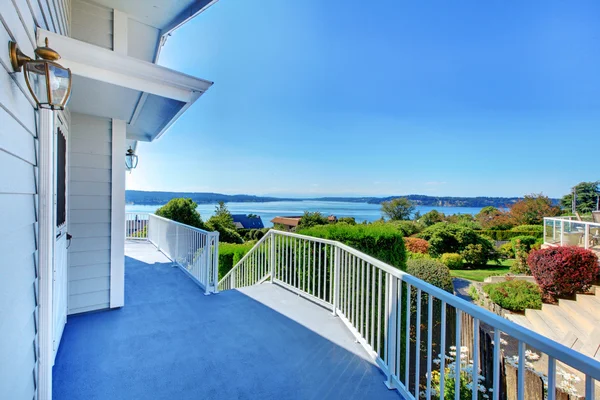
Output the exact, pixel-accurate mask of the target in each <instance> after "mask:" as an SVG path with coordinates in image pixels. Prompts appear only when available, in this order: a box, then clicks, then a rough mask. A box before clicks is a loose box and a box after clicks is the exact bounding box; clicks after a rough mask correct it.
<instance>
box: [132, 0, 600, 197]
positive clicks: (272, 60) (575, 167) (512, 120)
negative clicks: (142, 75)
mask: <svg viewBox="0 0 600 400" xmlns="http://www.w3.org/2000/svg"><path fill="white" fill-rule="evenodd" d="M160 61H161V64H163V65H165V66H167V67H170V68H173V69H176V70H179V71H182V72H185V73H188V74H191V75H194V76H198V77H201V78H204V79H208V80H212V81H214V82H215V84H214V86H213V87H212V88H211V89H210V90H209V91H208V92H207V93H206V94H204V95H203V96H202V97H201V98H200V99H199V100H198V101H197V102H196V103H195V104H194V105H193V106H192V107H191V108H190V109H189V110H188V111H187V112H186V113H185V114H184V115H183V116H182V117H181V118H180V119H179V121H178V122H177V123H176V124H175V125H174V126H173V127H172V128H171V129H170V130H169V131H168V132H167V133H166V134H165V135H164V136H163V137H162V138H161V139H159V140H158V141H156V142H154V143H150V144H146V143H141V144H140V146H139V148H138V154H139V157H140V162H139V166H138V168H137V169H136V170H135V171H134V172H133V173H132V174H131V175H129V174H128V177H127V187H128V189H140V190H165V191H211V192H221V193H230V194H233V193H249V194H270V195H296V196H313V195H393V194H411V193H416V194H429V195H451V196H477V195H483V196H521V195H523V194H527V193H539V192H543V193H544V194H547V195H549V196H553V197H558V196H562V195H563V194H565V193H567V192H568V191H569V188H570V187H571V186H573V185H575V184H576V183H578V182H580V181H586V180H597V179H598V178H600V157H599V155H600V134H599V133H600V2H599V1H594V0H590V1H583V0H582V1H551V0H537V1H536V0H531V1H525V2H523V1H512V2H508V3H507V2H503V1H478V0H471V1H467V0H464V1H452V2H448V1H442V0H439V1H428V2H420V1H398V0H378V1H375V2H365V1H355V0H350V1H344V0H327V1H322V0H303V1H291V0H290V1H288V0H263V1H260V2H257V1H248V0H220V1H219V2H217V3H216V4H215V5H214V6H212V7H211V8H209V9H208V10H207V11H206V12H205V13H203V14H201V15H200V16H198V17H196V18H195V19H194V20H193V21H191V22H190V23H188V24H186V25H184V26H183V27H182V28H180V29H179V30H178V31H176V32H175V33H174V34H173V35H172V37H170V38H169V40H168V41H167V44H166V46H165V48H164V49H163V51H162V54H161V60H160Z"/></svg>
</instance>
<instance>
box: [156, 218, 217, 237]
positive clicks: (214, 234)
mask: <svg viewBox="0 0 600 400" xmlns="http://www.w3.org/2000/svg"><path fill="white" fill-rule="evenodd" d="M148 215H149V216H152V217H155V218H158V219H161V220H163V221H166V222H169V223H171V224H175V225H179V226H182V227H184V228H187V229H190V230H193V231H196V232H200V233H204V234H206V235H209V236H219V232H217V231H206V230H204V229H200V228H196V227H195V226H191V225H186V224H184V223H181V222H177V221H174V220H172V219H169V218H165V217H161V216H159V215H156V214H154V213H149V214H148Z"/></svg>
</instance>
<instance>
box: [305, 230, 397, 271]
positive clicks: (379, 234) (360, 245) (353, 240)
mask: <svg viewBox="0 0 600 400" xmlns="http://www.w3.org/2000/svg"><path fill="white" fill-rule="evenodd" d="M298 233H299V234H302V235H307V236H313V237H318V238H322V239H330V240H337V241H339V242H342V243H344V244H346V245H348V246H350V247H353V248H355V249H356V250H359V251H362V252H363V253H366V254H368V255H370V256H372V257H375V258H377V259H378V260H381V261H383V262H385V263H388V264H390V265H393V266H395V267H397V268H400V269H402V270H404V269H406V250H405V247H404V240H403V239H404V238H403V235H402V233H400V232H399V231H398V229H397V228H396V227H394V226H393V225H391V224H370V225H362V224H358V225H348V224H332V225H318V226H313V227H310V228H304V229H300V230H299V231H298Z"/></svg>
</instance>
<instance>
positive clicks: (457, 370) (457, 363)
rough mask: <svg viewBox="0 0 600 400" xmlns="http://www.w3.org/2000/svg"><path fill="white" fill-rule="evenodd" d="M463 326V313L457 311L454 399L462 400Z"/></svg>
mask: <svg viewBox="0 0 600 400" xmlns="http://www.w3.org/2000/svg"><path fill="white" fill-rule="evenodd" d="M461 324H462V313H461V311H460V310H459V309H456V343H455V346H456V349H455V350H456V351H455V355H454V398H455V399H456V400H460V334H461V332H460V330H461Z"/></svg>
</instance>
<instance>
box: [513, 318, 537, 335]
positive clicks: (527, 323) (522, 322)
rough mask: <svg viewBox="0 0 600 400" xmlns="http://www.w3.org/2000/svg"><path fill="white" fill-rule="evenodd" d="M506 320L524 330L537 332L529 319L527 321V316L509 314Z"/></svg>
mask: <svg viewBox="0 0 600 400" xmlns="http://www.w3.org/2000/svg"><path fill="white" fill-rule="evenodd" d="M506 318H507V319H508V320H509V321H512V322H514V323H515V324H519V325H521V326H522V327H524V328H527V329H529V330H530V331H534V332H536V330H535V328H534V327H533V325H531V322H530V321H529V319H527V317H526V316H524V315H519V314H508V315H507V316H506Z"/></svg>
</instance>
